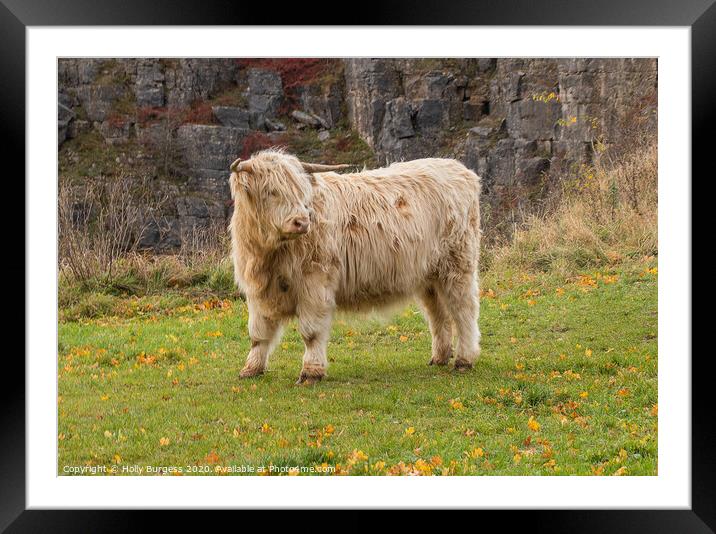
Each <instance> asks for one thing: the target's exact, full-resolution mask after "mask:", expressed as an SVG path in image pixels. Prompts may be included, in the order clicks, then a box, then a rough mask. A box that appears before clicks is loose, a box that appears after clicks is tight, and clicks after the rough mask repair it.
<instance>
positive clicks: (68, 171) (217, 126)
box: [58, 58, 657, 250]
mask: <svg viewBox="0 0 716 534" xmlns="http://www.w3.org/2000/svg"><path fill="white" fill-rule="evenodd" d="M58 77H59V80H58V81H59V95H58V143H59V146H60V148H59V164H60V167H59V168H60V179H61V180H63V179H64V180H69V181H71V182H72V183H76V184H81V183H82V182H83V181H86V180H93V179H98V177H100V176H102V177H105V178H107V177H109V178H111V176H113V175H116V174H118V173H124V174H129V175H132V174H137V175H140V174H141V175H143V176H150V177H152V178H153V179H154V181H155V183H156V187H158V188H159V187H160V188H164V189H165V190H166V191H167V193H168V194H169V196H170V199H171V202H170V203H169V206H168V207H167V208H166V209H165V213H164V215H163V219H162V220H163V224H162V227H161V228H157V229H156V231H153V232H150V235H149V234H148V235H147V236H146V237H145V240H144V245H145V246H147V247H153V248H155V249H158V250H169V249H174V248H176V247H179V246H180V245H181V243H182V240H183V239H186V236H187V235H188V234H189V233H190V232H191V231H192V230H193V229H194V228H197V227H206V226H209V225H212V224H221V225H223V224H225V220H226V217H227V215H228V214H229V211H230V209H231V203H230V202H228V199H229V193H228V187H227V180H226V179H227V168H228V165H229V163H230V162H231V161H233V159H235V158H236V157H238V156H243V157H248V156H249V155H250V154H251V152H253V151H254V150H258V149H261V148H265V147H268V146H275V145H282V146H286V147H287V148H288V150H291V151H293V152H294V153H296V154H298V155H299V156H301V157H302V158H305V159H307V160H313V161H316V162H325V163H341V162H349V163H358V164H365V165H367V166H374V165H377V164H385V163H389V162H391V161H396V160H401V159H413V158H419V157H426V156H442V157H455V158H458V159H460V160H461V161H463V162H464V163H465V164H466V165H467V166H468V167H471V168H472V169H474V170H475V171H476V172H477V173H478V174H480V175H481V176H482V178H483V183H484V192H485V196H484V201H485V204H486V206H487V207H490V208H491V209H488V210H486V213H491V214H492V215H491V216H490V217H489V218H487V220H486V221H485V222H484V224H487V225H494V224H498V223H499V214H500V213H504V212H505V211H509V210H514V209H515V208H516V207H519V206H520V205H522V204H523V203H524V202H526V201H527V200H528V199H530V198H532V197H533V196H534V195H538V194H539V192H540V191H541V188H542V186H543V185H544V183H545V182H546V181H548V180H555V179H562V178H564V177H565V176H569V173H570V172H573V171H574V169H576V168H578V167H579V166H580V165H588V164H590V162H591V161H592V159H593V158H594V156H595V151H602V150H604V149H608V148H609V147H615V146H619V145H620V143H624V142H625V141H626V139H627V137H628V136H629V135H635V134H636V135H639V134H640V132H646V131H651V130H653V129H654V127H655V125H656V89H657V63H656V60H655V59H509V58H506V59H490V58H479V59H477V58H476V59H346V60H332V59H297V60H286V59H284V60H280V59H273V60H272V59H246V60H240V59H239V60H237V59H117V60H106V59H61V60H60V61H59V64H58ZM495 214H497V215H495Z"/></svg>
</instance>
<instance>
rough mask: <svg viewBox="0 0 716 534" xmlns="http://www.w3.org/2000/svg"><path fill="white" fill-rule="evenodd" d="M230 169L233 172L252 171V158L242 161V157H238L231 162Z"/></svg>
mask: <svg viewBox="0 0 716 534" xmlns="http://www.w3.org/2000/svg"><path fill="white" fill-rule="evenodd" d="M229 170H231V172H251V160H250V159H247V160H246V161H242V160H241V158H238V159H237V160H236V161H234V162H233V163H232V164H231V166H230V167H229Z"/></svg>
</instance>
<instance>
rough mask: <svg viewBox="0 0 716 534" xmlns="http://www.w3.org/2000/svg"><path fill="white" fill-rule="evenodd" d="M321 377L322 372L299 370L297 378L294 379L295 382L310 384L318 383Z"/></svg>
mask: <svg viewBox="0 0 716 534" xmlns="http://www.w3.org/2000/svg"><path fill="white" fill-rule="evenodd" d="M323 377H324V373H321V372H318V371H301V374H300V375H299V376H298V380H296V384H299V385H304V386H312V385H313V384H318V382H320V381H321V380H322V379H323Z"/></svg>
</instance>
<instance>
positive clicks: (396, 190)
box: [230, 150, 480, 382]
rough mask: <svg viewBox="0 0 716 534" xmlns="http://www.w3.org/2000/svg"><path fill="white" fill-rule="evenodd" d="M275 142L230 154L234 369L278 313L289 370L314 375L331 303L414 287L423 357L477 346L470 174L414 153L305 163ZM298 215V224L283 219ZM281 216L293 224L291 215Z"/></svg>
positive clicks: (383, 299)
mask: <svg viewBox="0 0 716 534" xmlns="http://www.w3.org/2000/svg"><path fill="white" fill-rule="evenodd" d="M315 167H317V166H311V165H310V164H303V163H301V162H300V161H299V160H298V159H297V158H295V157H294V156H291V155H288V154H285V153H282V152H280V151H272V150H270V151H263V152H259V153H257V154H254V156H253V157H252V158H251V159H250V160H248V161H245V162H241V163H240V164H239V165H235V166H232V170H234V172H232V174H231V178H230V185H231V191H232V196H233V197H234V201H235V207H234V214H233V217H232V220H231V225H230V232H231V241H232V258H233V263H234V272H235V278H236V282H237V284H238V285H239V287H240V288H241V289H242V290H243V291H244V292H245V294H246V297H247V302H248V307H249V317H250V318H249V335H250V337H251V342H252V345H251V350H250V352H249V355H248V359H247V362H246V366H245V367H244V369H243V370H242V372H241V376H242V377H247V376H254V375H256V374H260V373H263V372H264V370H265V369H266V366H267V362H268V357H269V354H270V353H271V351H272V349H273V347H274V346H275V345H276V343H277V342H278V341H279V339H280V336H281V329H282V325H283V323H285V321H286V320H288V319H289V318H291V317H297V318H298V329H299V331H300V333H301V335H302V337H303V339H304V342H305V345H306V350H305V353H304V357H303V369H302V371H301V375H300V377H299V382H306V381H308V382H314V381H316V380H319V379H320V378H321V377H323V376H324V375H325V372H326V367H327V365H328V360H327V357H326V345H327V342H328V337H329V333H330V325H331V319H332V316H333V312H334V310H335V309H336V308H340V309H347V310H362V309H366V308H374V307H380V306H384V305H387V304H390V303H392V302H395V301H398V300H402V299H406V298H409V297H413V296H415V297H417V298H418V300H419V302H420V303H421V305H422V308H423V309H424V311H425V314H426V316H427V319H428V322H429V325H430V331H431V334H432V340H433V342H432V358H431V360H430V363H431V364H437V365H445V364H447V363H448V361H449V359H450V357H451V355H452V337H453V330H454V333H455V335H456V337H457V343H456V358H455V368H456V369H458V370H464V369H469V368H471V367H472V365H473V362H474V361H475V358H476V357H477V356H478V355H479V352H480V347H479V342H480V332H479V329H478V326H477V321H478V315H479V298H478V277H477V273H478V259H479V245H480V209H479V198H480V179H479V177H478V176H477V175H476V174H475V173H473V172H472V171H470V170H469V169H467V168H466V167H465V166H464V165H462V164H461V163H459V162H458V161H455V160H451V159H437V158H431V159H421V160H416V161H410V162H402V163H394V164H392V165H390V166H389V167H386V168H381V169H374V170H369V171H363V172H358V173H347V174H337V173H335V172H322V173H311V172H307V171H306V169H309V170H313V168H315ZM295 221H299V222H300V221H310V224H309V226H308V230H307V231H306V232H305V233H295V232H292V231H291V229H292V228H293V227H294V226H299V223H296V222H295ZM292 225H293V226H292Z"/></svg>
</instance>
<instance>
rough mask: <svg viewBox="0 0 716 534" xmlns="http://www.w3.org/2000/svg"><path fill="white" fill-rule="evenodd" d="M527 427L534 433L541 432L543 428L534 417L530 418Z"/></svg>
mask: <svg viewBox="0 0 716 534" xmlns="http://www.w3.org/2000/svg"><path fill="white" fill-rule="evenodd" d="M527 426H528V427H529V429H530V430H531V431H532V432H539V429H540V427H541V425H540V424H539V423H538V422H537V421H536V420H535V419H534V417H532V416H530V419H529V421H527Z"/></svg>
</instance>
